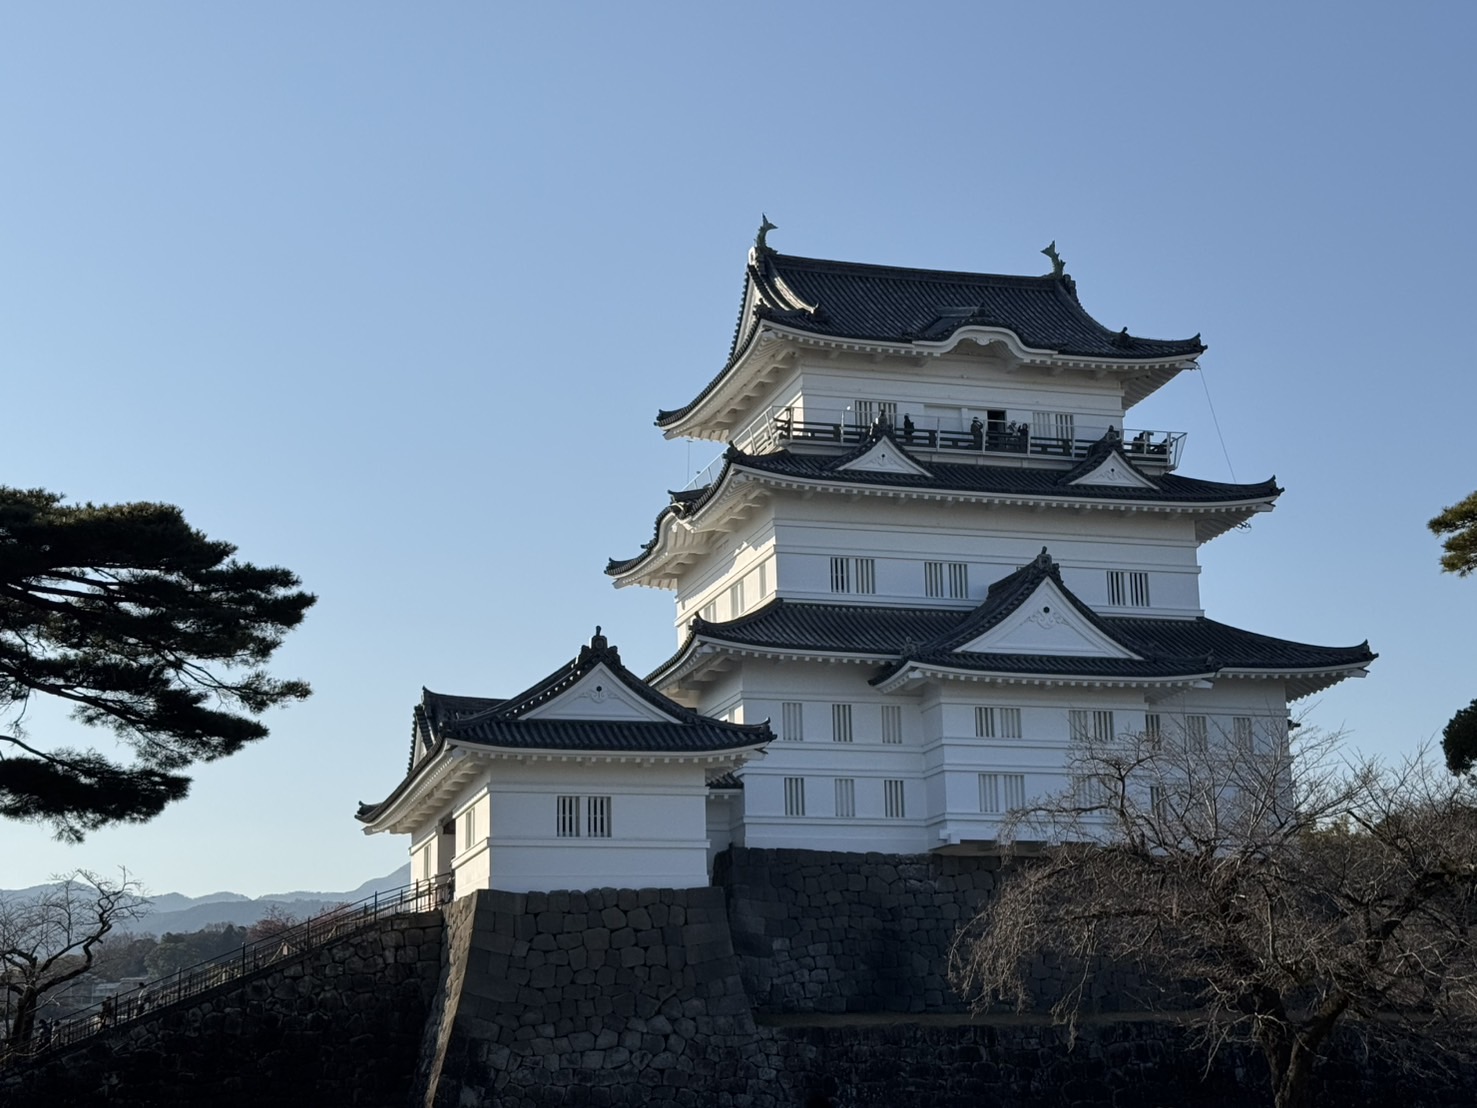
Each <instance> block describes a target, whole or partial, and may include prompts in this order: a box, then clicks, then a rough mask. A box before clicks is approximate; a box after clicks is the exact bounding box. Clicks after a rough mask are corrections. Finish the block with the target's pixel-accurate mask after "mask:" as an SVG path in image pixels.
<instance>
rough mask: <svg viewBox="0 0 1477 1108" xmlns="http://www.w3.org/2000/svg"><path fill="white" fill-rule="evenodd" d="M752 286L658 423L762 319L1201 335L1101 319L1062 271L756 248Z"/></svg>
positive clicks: (831, 333)
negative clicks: (1110, 324)
mask: <svg viewBox="0 0 1477 1108" xmlns="http://www.w3.org/2000/svg"><path fill="white" fill-rule="evenodd" d="M750 288H753V289H754V290H755V291H756V293H757V297H758V300H757V305H756V307H755V310H754V315H755V319H740V320H739V325H738V328H737V330H736V331H735V334H734V343H733V347H732V349H731V350H730V353H729V359H728V362H727V364H726V365H725V366H724V367H723V369H722V370H721V371H719V373H718V375H717V376H716V377H715V378H714V379H713V380H712V381H710V382H709V383H708V384H707V385H706V386H705V387H704V388H703V390H702V392H701V393H699V394H698V395H697V397H695V398H694V399H693V400H692V401H691V402H690V403H688V404H686V405H684V406H683V407H681V408H676V409H673V410H670V411H662V412H658V413H657V418H656V422H657V425H658V426H666V425H668V424H670V423H673V422H675V421H676V420H678V419H680V418H681V417H682V416H684V415H686V414H687V413H688V412H689V411H691V410H692V408H693V407H694V406H695V405H696V404H697V403H698V402H699V401H701V400H702V399H703V397H705V396H707V394H708V393H709V392H711V391H712V390H713V388H714V387H715V386H716V385H717V384H718V382H719V381H721V380H722V379H723V378H724V376H726V375H727V373H728V371H729V369H730V368H732V366H733V365H734V363H735V362H736V361H737V360H738V358H739V356H740V355H741V354H742V353H743V352H744V351H745V350H746V349H747V348H748V346H749V344H750V341H751V340H752V337H753V335H754V333H755V331H756V327H755V323H756V322H757V320H759V319H769V320H773V321H774V322H776V323H780V324H783V325H784V326H786V327H791V328H794V329H795V330H799V331H804V332H807V333H809V334H813V335H819V336H823V337H828V338H842V339H855V340H861V341H867V340H870V341H874V342H885V343H899V344H906V343H916V342H927V343H938V342H941V341H943V340H946V339H947V338H948V337H949V336H950V335H952V334H953V333H954V332H955V331H957V330H959V329H960V328H961V327H967V326H992V327H1002V328H1004V329H1006V330H1008V331H1011V332H1012V333H1014V334H1015V335H1016V336H1018V337H1019V338H1020V340H1021V341H1022V342H1023V343H1025V344H1026V345H1027V346H1031V347H1035V348H1037V349H1044V350H1051V351H1055V352H1057V353H1060V354H1068V355H1075V356H1081V357H1089V358H1102V359H1108V360H1113V361H1128V362H1132V361H1154V360H1159V359H1165V358H1175V357H1184V358H1193V357H1195V356H1197V355H1199V354H1200V353H1202V352H1203V351H1204V350H1205V344H1204V343H1202V342H1201V341H1200V336H1199V335H1195V336H1194V337H1193V338H1188V339H1147V338H1140V337H1138V336H1134V335H1130V334H1128V330H1127V328H1124V329H1122V330H1120V331H1116V332H1115V331H1113V330H1111V329H1109V328H1107V327H1104V326H1103V325H1102V324H1101V323H1099V322H1098V321H1097V320H1095V319H1093V318H1092V316H1090V315H1088V314H1087V311H1086V310H1085V309H1084V308H1083V307H1082V304H1081V302H1080V301H1079V300H1078V299H1077V289H1076V283H1075V282H1074V281H1073V280H1072V279H1071V278H1070V277H1069V276H1067V275H1065V274H1063V275H1062V276H1060V277H1055V276H1046V277H1017V276H1006V275H1003V274H995V273H956V272H951V271H947V270H935V269H906V268H903V267H900V266H883V265H866V264H863V263H860V262H838V261H828V260H824V259H820V258H801V257H795V256H793V255H789V254H778V253H775V252H774V251H772V250H769V249H764V250H758V251H755V252H754V253H752V254H751V255H750V264H749V266H748V272H747V284H746V286H745V303H747V302H748V291H749V289H750Z"/></svg>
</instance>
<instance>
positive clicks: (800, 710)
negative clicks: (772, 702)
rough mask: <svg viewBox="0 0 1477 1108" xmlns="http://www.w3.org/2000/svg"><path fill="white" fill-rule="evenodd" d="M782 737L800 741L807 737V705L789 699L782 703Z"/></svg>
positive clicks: (791, 740)
mask: <svg viewBox="0 0 1477 1108" xmlns="http://www.w3.org/2000/svg"><path fill="white" fill-rule="evenodd" d="M780 738H782V739H784V740H786V741H787V742H799V741H800V740H801V739H803V738H805V705H804V704H801V703H799V702H798V701H794V700H787V701H785V702H784V703H783V704H781V705H780Z"/></svg>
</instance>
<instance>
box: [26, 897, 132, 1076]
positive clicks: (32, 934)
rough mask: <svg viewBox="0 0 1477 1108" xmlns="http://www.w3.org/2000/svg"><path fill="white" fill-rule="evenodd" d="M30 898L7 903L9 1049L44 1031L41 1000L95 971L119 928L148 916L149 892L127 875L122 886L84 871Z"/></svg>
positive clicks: (28, 1041)
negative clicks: (39, 1021) (39, 1024)
mask: <svg viewBox="0 0 1477 1108" xmlns="http://www.w3.org/2000/svg"><path fill="white" fill-rule="evenodd" d="M54 880H55V883H54V884H52V885H48V886H46V887H44V888H43V889H42V890H41V891H40V892H38V893H36V894H34V895H32V896H27V897H17V896H12V897H0V966H3V972H4V976H3V978H0V984H3V985H4V988H5V991H6V992H7V993H8V994H9V996H10V999H11V1004H10V1005H9V1011H10V1027H9V1031H8V1035H7V1037H6V1048H7V1049H8V1050H23V1049H25V1047H26V1046H27V1045H28V1044H29V1043H30V1041H31V1038H32V1036H33V1035H34V1034H35V1030H36V1013H37V1010H38V1008H39V1007H40V1003H41V998H42V997H44V996H45V995H46V994H47V993H49V992H52V991H53V990H55V989H58V988H60V987H61V986H63V985H65V984H66V983H67V982H69V981H72V980H74V979H76V978H78V977H81V976H82V975H83V974H84V973H86V972H88V970H90V969H91V968H92V965H93V962H94V960H95V959H96V957H97V954H98V944H99V943H101V942H102V940H103V937H104V936H106V935H107V934H108V933H109V932H111V931H112V930H113V928H114V927H115V926H116V925H117V924H119V923H121V922H123V921H125V920H131V919H137V918H138V917H139V916H140V915H142V914H143V911H144V909H145V908H146V907H147V905H148V903H149V902H148V900H147V899H146V898H145V897H144V895H143V892H144V890H143V886H142V885H141V884H140V883H139V881H138V880H136V879H135V878H133V877H130V876H129V874H128V871H127V870H120V871H119V874H118V877H117V878H116V879H108V878H104V877H100V876H99V875H98V874H96V873H93V872H91V871H89V870H84V869H79V870H76V871H74V872H72V873H70V874H67V875H65V876H58V877H56V878H55V879H54Z"/></svg>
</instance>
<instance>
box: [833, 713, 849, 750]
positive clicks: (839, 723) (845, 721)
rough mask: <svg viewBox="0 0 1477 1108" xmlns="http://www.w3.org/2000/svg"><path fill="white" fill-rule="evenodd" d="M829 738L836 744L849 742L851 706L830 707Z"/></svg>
mask: <svg viewBox="0 0 1477 1108" xmlns="http://www.w3.org/2000/svg"><path fill="white" fill-rule="evenodd" d="M831 738H832V739H834V740H835V741H836V742H838V743H849V742H851V705H850V704H832V705H831Z"/></svg>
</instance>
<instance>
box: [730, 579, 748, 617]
mask: <svg viewBox="0 0 1477 1108" xmlns="http://www.w3.org/2000/svg"><path fill="white" fill-rule="evenodd" d="M743 614H744V580H743V578H742V577H740V578H739V579H738V580H737V581H735V582H734V583H733V584H731V585H729V586H728V618H729V619H738V617H739V616H741V615H743Z"/></svg>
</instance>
